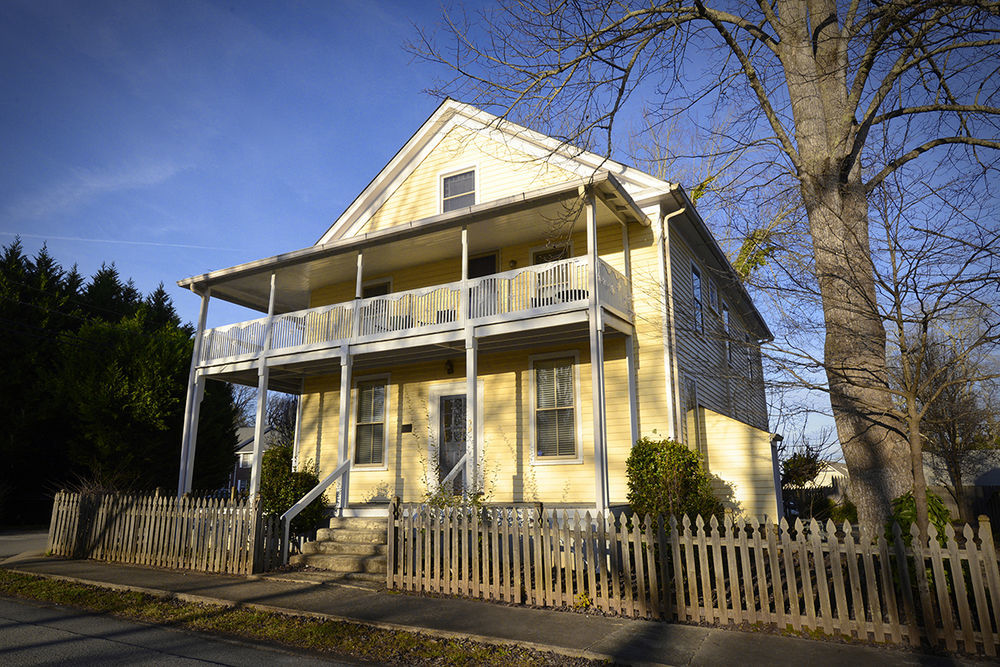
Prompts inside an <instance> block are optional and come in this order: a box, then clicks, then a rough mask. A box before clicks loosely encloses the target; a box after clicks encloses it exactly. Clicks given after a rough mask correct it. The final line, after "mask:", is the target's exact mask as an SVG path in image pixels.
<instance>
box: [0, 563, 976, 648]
mask: <svg viewBox="0 0 1000 667" xmlns="http://www.w3.org/2000/svg"><path fill="white" fill-rule="evenodd" d="M2 567H4V568H8V569H11V570H15V571H18V572H23V573H27V574H36V575H42V576H48V577H57V578H62V579H67V580H73V581H78V582H82V583H88V584H94V585H98V586H112V587H116V588H127V589H130V590H137V591H144V592H149V593H153V594H156V595H173V596H176V597H178V598H180V599H183V600H188V601H195V602H210V603H222V604H240V605H246V606H255V607H258V608H262V609H265V610H271V611H279V612H282V613H293V614H295V613H300V614H307V615H320V616H325V617H329V618H333V619H338V620H351V621H358V622H363V623H368V624H371V625H376V626H380V627H386V628H392V629H403V630H410V631H415V632H423V633H426V634H432V635H435V636H445V637H461V638H471V639H477V640H481V641H487V642H493V643H518V644H522V645H526V646H530V647H532V648H538V649H541V650H550V651H555V652H557V653H562V654H566V655H572V656H578V657H590V658H596V659H608V660H611V661H614V662H616V663H623V664H636V663H639V664H665V665H732V664H740V665H751V664H756V665H767V664H804V665H809V667H821V666H823V665H831V666H832V665H838V666H840V665H845V664H857V665H861V664H874V663H878V664H880V665H886V666H887V665H956V664H977V663H975V662H974V661H966V660H962V659H956V658H950V657H941V656H933V655H927V654H922V653H916V652H907V651H903V650H895V649H884V648H875V647H871V646H862V645H855V644H841V643H837V642H832V641H812V640H806V639H797V638H792V637H782V636H778V635H771V634H765V633H751V632H739V631H735V630H720V629H716V628H702V627H694V626H688V625H679V624H669V623H659V622H652V621H640V620H632V619H625V618H617V617H603V616H590V615H585V614H577V613H573V612H566V611H553V610H543V609H529V608H525V607H514V606H504V605H500V604H493V603H489V602H482V601H478V600H466V599H459V598H432V597H423V596H417V595H408V594H402V593H394V592H387V591H375V590H368V589H364V588H358V587H353V586H345V585H340V584H332V583H322V582H319V581H315V580H310V578H311V576H312V577H315V576H314V575H310V574H309V573H294V572H293V573H287V574H276V575H266V576H261V577H236V576H226V575H214V574H201V573H192V572H180V571H176V570H159V569H151V568H142V567H132V566H125V565H117V564H108V563H101V562H97V561H80V560H63V559H55V558H38V557H34V558H32V557H22V558H18V559H16V560H13V561H8V562H6V563H4V564H2ZM315 578H318V577H315ZM978 664H981V663H978Z"/></svg>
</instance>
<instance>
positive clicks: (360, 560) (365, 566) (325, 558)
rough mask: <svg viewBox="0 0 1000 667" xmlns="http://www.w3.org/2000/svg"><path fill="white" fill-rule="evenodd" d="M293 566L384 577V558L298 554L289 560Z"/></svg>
mask: <svg viewBox="0 0 1000 667" xmlns="http://www.w3.org/2000/svg"><path fill="white" fill-rule="evenodd" d="M289 562H291V563H292V564H293V565H308V566H310V567H315V568H319V569H321V570H329V571H331V572H344V573H347V572H352V573H366V574H381V575H382V576H385V572H386V569H387V568H386V560H385V556H353V555H349V554H336V555H330V554H298V555H296V556H294V557H292V558H290V559H289Z"/></svg>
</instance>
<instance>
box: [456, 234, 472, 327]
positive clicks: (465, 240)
mask: <svg viewBox="0 0 1000 667" xmlns="http://www.w3.org/2000/svg"><path fill="white" fill-rule="evenodd" d="M469 297H470V294H469V228H468V227H462V294H461V296H460V297H459V300H458V304H459V305H458V307H459V310H461V311H462V314H461V315H459V319H458V321H459V322H465V321H466V320H468V319H469V315H470V313H469V303H470V301H471V300H470V298H469Z"/></svg>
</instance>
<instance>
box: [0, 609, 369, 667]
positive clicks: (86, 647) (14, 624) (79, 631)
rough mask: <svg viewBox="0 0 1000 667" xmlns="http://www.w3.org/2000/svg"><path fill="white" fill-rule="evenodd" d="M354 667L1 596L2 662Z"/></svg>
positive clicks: (344, 663)
mask: <svg viewBox="0 0 1000 667" xmlns="http://www.w3.org/2000/svg"><path fill="white" fill-rule="evenodd" d="M204 663H209V664H215V665H241V666H242V665H246V666H248V667H251V666H256V665H260V666H261V667H264V666H268V665H330V664H337V665H350V664H358V663H356V662H342V661H341V662H332V661H327V660H323V659H322V658H320V657H313V656H308V655H302V654H293V653H290V652H288V651H283V650H278V649H275V648H273V647H270V646H265V645H255V644H251V643H248V642H243V641H240V642H236V641H227V640H222V639H218V638H214V637H208V636H206V635H202V634H197V633H193V632H185V631H181V630H174V629H170V628H164V627H160V626H153V625H146V624H140V623H133V622H129V621H123V620H120V619H117V618H112V617H109V616H104V615H101V614H93V613H90V612H86V611H80V610H77V609H71V608H67V607H62V606H56V605H49V604H41V603H36V602H25V601H23V600H11V599H9V598H3V597H0V664H3V665H5V667H14V666H15V665H41V664H48V665H126V664H127V665H197V664H204Z"/></svg>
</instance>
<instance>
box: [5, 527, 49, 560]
mask: <svg viewBox="0 0 1000 667" xmlns="http://www.w3.org/2000/svg"><path fill="white" fill-rule="evenodd" d="M48 538H49V533H48V531H47V530H3V531H0V562H3V561H4V560H6V559H8V558H12V557H15V556H19V555H21V554H24V555H25V556H29V555H34V556H38V555H41V554H43V553H45V548H46V547H47V546H48Z"/></svg>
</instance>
